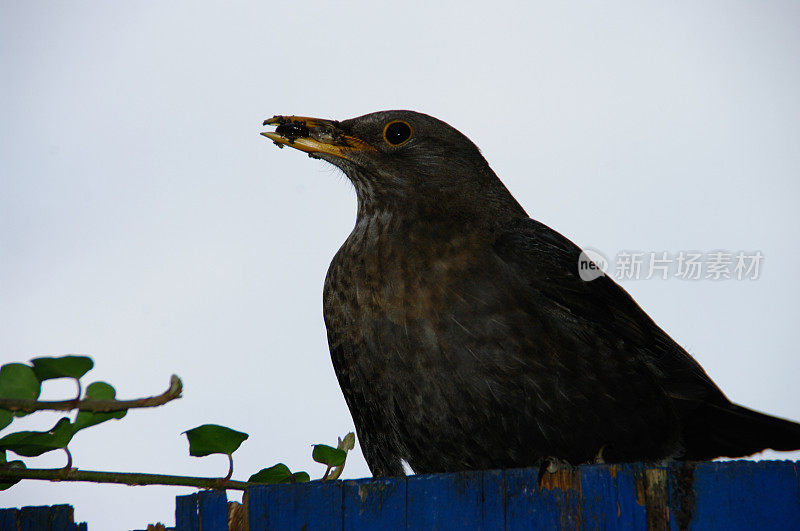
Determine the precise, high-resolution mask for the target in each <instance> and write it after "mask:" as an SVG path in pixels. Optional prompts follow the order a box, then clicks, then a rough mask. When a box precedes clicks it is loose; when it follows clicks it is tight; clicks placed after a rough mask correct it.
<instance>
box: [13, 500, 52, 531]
mask: <svg viewBox="0 0 800 531" xmlns="http://www.w3.org/2000/svg"><path fill="white" fill-rule="evenodd" d="M49 517H50V507H48V506H39V507H23V508H22V509H20V511H19V523H18V526H19V528H18V529H19V531H42V530H43V529H47V528H48V525H47V522H48V520H49Z"/></svg>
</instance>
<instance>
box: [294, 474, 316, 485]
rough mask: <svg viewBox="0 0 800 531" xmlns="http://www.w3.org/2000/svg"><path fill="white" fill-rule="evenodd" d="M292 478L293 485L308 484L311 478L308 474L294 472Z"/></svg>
mask: <svg viewBox="0 0 800 531" xmlns="http://www.w3.org/2000/svg"><path fill="white" fill-rule="evenodd" d="M292 476H293V477H294V482H295V483H308V482H309V481H311V476H309V475H308V472H295V473H294V474H292Z"/></svg>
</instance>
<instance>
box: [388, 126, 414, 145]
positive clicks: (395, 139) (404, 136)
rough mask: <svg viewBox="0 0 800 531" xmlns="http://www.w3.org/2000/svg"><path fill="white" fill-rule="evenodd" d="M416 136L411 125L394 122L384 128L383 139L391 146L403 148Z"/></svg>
mask: <svg viewBox="0 0 800 531" xmlns="http://www.w3.org/2000/svg"><path fill="white" fill-rule="evenodd" d="M412 136H414V129H413V128H412V127H411V124H409V123H408V122H404V121H403V120H393V121H391V122H389V123H388V124H386V126H385V127H384V128H383V139H384V140H385V141H386V143H387V144H389V145H390V146H394V147H397V146H402V145H403V144H405V143H406V142H408V141H409V140H411V137H412Z"/></svg>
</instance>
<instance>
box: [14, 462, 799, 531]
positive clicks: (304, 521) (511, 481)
mask: <svg viewBox="0 0 800 531" xmlns="http://www.w3.org/2000/svg"><path fill="white" fill-rule="evenodd" d="M246 498H247V503H246V507H244V508H242V514H241V516H242V517H244V516H245V514H246V518H247V521H248V522H247V523H249V529H252V530H258V529H307V530H316V529H320V530H340V529H341V530H361V529H381V530H391V529H458V530H469V529H492V530H494V529H510V530H513V529H610V530H613V529H697V530H704V529H724V530H751V529H770V530H781V529H800V463H794V462H790V461H761V462H752V461H728V462H716V463H674V464H671V465H669V466H665V467H653V466H644V465H641V464H630V465H584V466H581V467H579V468H577V469H575V470H564V471H558V472H555V473H544V474H543V475H542V477H541V478H540V477H539V475H538V472H537V470H536V469H530V468H529V469H513V470H494V471H485V472H465V473H457V474H435V475H421V476H410V477H408V478H392V479H382V480H377V481H373V480H356V481H337V482H324V483H322V482H319V481H315V482H311V483H304V484H293V485H264V486H258V487H253V488H251V489H249V491H248V492H247V495H246ZM59 507H65V506H59ZM27 509H30V508H23V509H21V510H17V509H6V510H0V529H1V530H3V531H5V530H6V529H9V530H11V529H17V527H7V526H8V525H9V524H7V522H11V521H12V520H9V519H8V518H11V516H8V515H9V514H10V511H15V512H16V516H17V517H19V516H20V515H21V514H22V513H23V512H24V511H26V510H27ZM70 509H71V508H70ZM228 511H229V507H228V503H227V498H226V495H225V492H221V491H203V492H199V493H197V494H191V495H188V496H178V497H177V503H176V510H175V515H176V529H177V531H199V530H200V529H202V531H223V530H226V531H227V530H228V529H229V527H228ZM4 518H5V519H4ZM70 524H71V520H70ZM71 525H73V527H19V529H59V530H60V529H65V530H67V529H68V530H72V529H81V528H80V527H74V524H71ZM233 528H235V529H246V528H245V527H235V526H234V527H232V529H233ZM83 529H85V528H83Z"/></svg>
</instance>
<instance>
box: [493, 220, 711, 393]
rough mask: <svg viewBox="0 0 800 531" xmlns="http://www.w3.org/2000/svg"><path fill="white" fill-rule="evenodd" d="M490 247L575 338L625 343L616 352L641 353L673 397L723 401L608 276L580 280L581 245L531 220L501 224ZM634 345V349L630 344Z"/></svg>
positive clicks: (552, 318)
mask: <svg viewBox="0 0 800 531" xmlns="http://www.w3.org/2000/svg"><path fill="white" fill-rule="evenodd" d="M494 251H495V253H496V254H497V256H498V257H499V258H500V259H501V260H502V261H503V262H505V263H506V264H507V265H508V266H509V267H510V268H511V269H512V271H513V272H514V273H515V274H516V275H519V276H521V277H522V278H523V282H524V283H525V284H526V285H527V286H528V287H529V288H530V289H532V290H533V291H534V292H535V293H536V296H537V297H536V298H537V301H545V303H546V304H545V307H544V308H539V310H538V311H539V313H540V314H542V315H544V316H545V318H548V317H549V319H550V321H551V324H552V326H557V327H560V328H562V329H564V328H566V330H564V331H565V332H566V333H570V334H572V335H574V336H576V337H581V336H582V335H586V336H587V337H593V338H596V337H598V336H599V337H604V338H605V339H606V343H607V344H609V345H614V344H618V343H619V341H623V342H625V343H626V347H627V348H624V349H619V351H620V355H623V356H630V355H632V353H635V355H637V356H641V357H642V359H641V360H639V361H643V362H644V364H645V366H647V367H649V368H650V370H651V371H652V373H653V374H652V376H654V377H655V379H656V380H657V381H658V382H659V383H660V384H661V386H662V388H663V389H664V392H665V393H666V394H667V395H668V396H669V397H670V398H672V399H678V400H688V401H691V402H694V401H698V400H699V401H712V402H717V401H719V402H720V403H723V402H724V403H727V399H726V398H725V397H724V395H723V394H722V392H721V391H720V390H719V388H717V386H716V385H715V384H714V383H713V382H712V381H711V379H710V378H709V377H708V375H707V374H706V373H705V371H704V370H703V368H702V367H701V366H700V365H699V364H698V363H697V362H696V361H695V360H694V358H692V357H691V356H690V355H689V354H688V353H687V352H686V351H685V350H684V349H683V348H681V347H680V346H679V345H678V344H677V343H675V342H674V341H673V340H672V339H671V338H670V337H669V336H668V335H667V334H666V333H665V332H664V331H663V330H661V328H659V327H658V326H657V325H656V324H655V323H654V322H653V321H652V319H650V317H649V316H648V315H647V314H646V313H645V312H644V310H642V309H641V308H640V307H639V305H638V304H636V302H635V301H634V300H633V299H632V298H631V296H630V295H628V293H627V292H626V291H625V290H624V289H622V288H621V287H620V286H619V285H618V284H616V283H615V282H614V281H613V280H612V279H610V278H609V277H608V276H607V275H602V276H601V277H599V278H596V279H594V280H591V281H584V280H583V279H581V277H580V275H579V272H578V261H579V258H580V254H581V249H580V248H579V247H578V246H577V245H575V244H574V243H572V242H571V241H570V240H568V239H567V238H565V237H564V236H562V235H561V234H559V233H558V232H556V231H554V230H552V229H550V228H549V227H547V226H546V225H544V224H542V223H539V222H538V221H535V220H533V219H524V220H518V221H516V222H513V223H511V224H509V225H506V226H504V227H502V229H501V230H500V231H499V235H498V237H497V239H496V240H495V243H494ZM631 346H633V347H634V348H630V347H631Z"/></svg>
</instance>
